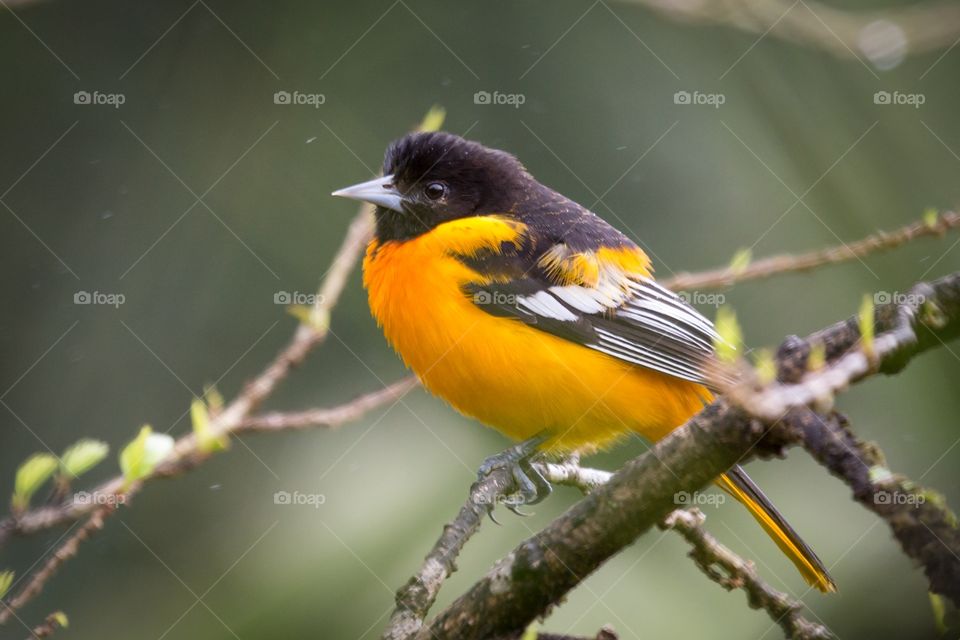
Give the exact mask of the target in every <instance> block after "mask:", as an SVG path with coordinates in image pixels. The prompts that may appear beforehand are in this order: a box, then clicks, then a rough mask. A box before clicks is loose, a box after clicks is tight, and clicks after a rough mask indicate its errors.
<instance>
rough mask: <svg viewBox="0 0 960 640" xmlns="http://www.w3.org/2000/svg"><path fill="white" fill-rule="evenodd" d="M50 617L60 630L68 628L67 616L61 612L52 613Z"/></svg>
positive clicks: (68, 620) (68, 619)
mask: <svg viewBox="0 0 960 640" xmlns="http://www.w3.org/2000/svg"><path fill="white" fill-rule="evenodd" d="M50 617H51V618H52V619H53V621H54V622H56V623H57V626H59V627H60V628H62V629H66V628H67V627H69V626H70V618H68V617H67V614H65V613H64V612H63V611H54V612H53V613H51V614H50Z"/></svg>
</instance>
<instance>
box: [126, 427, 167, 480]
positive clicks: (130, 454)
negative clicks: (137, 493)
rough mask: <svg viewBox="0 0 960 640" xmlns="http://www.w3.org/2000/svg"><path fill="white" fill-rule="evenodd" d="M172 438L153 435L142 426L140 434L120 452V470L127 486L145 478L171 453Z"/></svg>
mask: <svg viewBox="0 0 960 640" xmlns="http://www.w3.org/2000/svg"><path fill="white" fill-rule="evenodd" d="M173 446H174V441H173V438H172V437H170V436H168V435H167V434H165V433H154V432H153V429H152V428H151V427H150V426H149V425H144V426H143V428H141V429H140V433H139V434H138V435H137V437H136V438H134V439H133V440H132V441H131V442H130V444H128V445H127V446H126V447H124V449H123V451H121V452H120V469H121V471H123V477H124V478H125V479H126V481H127V484H128V485H129V484H130V483H131V482H135V481H137V480H140V479H142V478H145V477H147V476H148V475H150V474H151V473H153V470H154V469H156V467H157V465H158V464H159V463H160V462H162V461H163V459H164V458H166V457H167V456H168V455H170V453H171V452H172V451H173Z"/></svg>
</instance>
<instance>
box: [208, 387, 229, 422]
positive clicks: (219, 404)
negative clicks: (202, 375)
mask: <svg viewBox="0 0 960 640" xmlns="http://www.w3.org/2000/svg"><path fill="white" fill-rule="evenodd" d="M203 401H204V402H206V403H207V408H208V409H209V410H210V413H211V414H212V415H217V414H218V413H220V412H221V411H223V405H224V404H226V403H225V402H224V400H223V396H222V395H221V394H220V391H219V390H217V387H216V386H215V385H212V384H208V385H206V386H205V387H204V388H203Z"/></svg>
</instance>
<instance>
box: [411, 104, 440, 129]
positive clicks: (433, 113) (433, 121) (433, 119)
mask: <svg viewBox="0 0 960 640" xmlns="http://www.w3.org/2000/svg"><path fill="white" fill-rule="evenodd" d="M446 117H447V110H446V109H444V108H443V107H441V106H440V105H438V104H435V105H433V106H432V107H430V110H429V111H427V115H425V116H424V117H423V120H421V121H420V126H419V127H417V130H418V131H439V130H440V128H441V127H443V121H444V120H445V119H446Z"/></svg>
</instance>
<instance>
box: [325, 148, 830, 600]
mask: <svg viewBox="0 0 960 640" xmlns="http://www.w3.org/2000/svg"><path fill="white" fill-rule="evenodd" d="M332 195H334V196H339V197H344V198H349V199H353V200H358V201H362V202H367V203H370V204H372V205H374V231H373V237H372V239H371V240H370V242H369V244H368V246H367V248H366V253H365V256H364V260H363V283H364V287H365V288H366V290H367V296H368V302H369V306H370V310H371V312H372V315H373V316H374V318H375V319H376V321H377V323H378V324H379V325H380V327H381V328H382V330H383V332H384V335H385V337H386V339H387V341H388V342H389V343H390V345H391V346H392V347H393V348H394V350H395V351H396V352H397V353H398V354H399V356H400V357H401V358H402V360H403V361H404V362H405V364H406V365H407V366H408V367H409V368H410V369H412V370H413V372H414V373H415V374H416V375H417V377H418V378H419V379H420V381H421V383H422V384H423V386H424V387H425V388H426V389H427V390H428V391H430V392H431V393H433V394H434V395H436V396H439V397H440V398H442V399H444V400H446V401H447V402H448V403H449V404H450V405H452V406H453V407H454V408H455V409H456V410H458V411H459V412H460V413H462V414H464V415H466V416H469V417H472V418H475V419H477V420H478V421H480V422H481V423H483V424H485V425H487V426H489V427H492V428H494V429H496V430H498V431H499V432H501V433H502V434H504V435H506V436H507V437H509V438H511V439H512V440H514V441H518V442H519V444H515V445H513V446H511V447H510V448H508V449H507V450H506V451H504V452H502V453H499V454H496V455H494V456H490V457H489V458H487V459H486V461H485V462H484V463H483V465H482V466H481V467H480V470H479V474H480V476H481V477H483V476H485V475H486V474H489V473H491V472H492V471H493V470H494V469H495V468H498V467H504V468H507V469H508V470H509V471H510V473H512V477H513V479H514V481H515V484H516V487H517V495H518V496H519V499H520V501H521V502H522V503H523V504H536V503H537V502H539V501H540V500H542V499H543V498H544V497H545V496H546V495H548V494H549V493H550V489H551V488H550V484H549V482H547V480H546V479H545V478H544V477H543V476H542V475H541V474H540V473H539V472H538V471H537V470H536V467H535V466H534V465H532V464H531V463H530V461H531V460H532V459H535V458H536V456H540V455H550V456H557V457H563V456H570V455H581V454H582V455H587V454H590V453H593V452H596V451H599V450H602V449H605V448H608V447H610V446H612V445H614V444H615V443H616V442H618V441H620V440H623V439H625V438H627V437H629V436H631V435H632V434H637V435H640V436H642V437H643V438H645V439H647V440H648V441H652V442H655V441H657V440H659V439H661V438H663V437H664V436H666V435H667V434H669V433H670V432H671V431H672V430H674V429H675V428H677V427H678V426H680V425H682V424H684V423H685V422H686V421H687V420H688V419H689V418H691V417H692V416H693V415H695V414H696V413H698V412H699V411H700V410H701V409H702V408H703V407H704V406H705V405H706V404H708V403H710V402H711V401H712V400H713V398H714V395H715V389H714V388H713V386H714V385H713V384H712V383H711V380H712V378H711V376H710V375H709V374H708V367H709V366H710V365H709V363H710V362H711V359H712V357H713V354H714V350H715V345H716V342H717V340H718V339H719V336H718V335H717V333H716V331H715V329H714V327H713V325H712V323H711V322H710V321H709V320H708V319H707V318H705V317H704V316H703V315H701V314H700V313H699V312H698V311H697V310H696V309H694V308H693V307H692V306H691V305H689V304H687V303H686V302H685V301H684V300H683V299H682V298H681V297H680V296H678V295H677V294H676V293H674V292H672V291H670V290H668V289H666V288H665V287H663V286H661V285H659V284H658V283H657V282H656V280H655V279H654V276H653V267H652V264H651V261H650V259H649V258H648V257H647V255H646V253H645V252H644V251H643V250H642V249H641V248H640V247H639V246H638V245H637V244H636V243H635V242H634V241H633V240H631V239H630V238H628V237H627V236H626V235H625V234H624V233H622V232H621V231H619V230H617V229H616V228H615V227H613V226H612V225H610V224H609V223H607V222H606V221H605V220H603V219H602V218H601V217H600V216H598V215H596V214H595V213H593V212H592V211H590V210H588V209H587V208H585V207H583V206H581V205H580V204H578V203H576V202H574V201H573V200H571V199H569V198H567V197H565V196H564V195H562V194H560V193H559V192H557V191H555V190H553V189H551V188H550V187H547V186H546V185H544V184H542V183H540V182H539V181H537V179H536V178H534V177H533V176H532V175H531V174H530V172H529V171H527V169H526V168H525V167H524V166H523V164H521V163H520V161H519V160H518V159H517V158H516V157H515V156H514V155H512V154H510V153H508V152H506V151H502V150H498V149H492V148H488V147H486V146H484V145H482V144H481V143H479V142H475V141H472V140H467V139H465V138H462V137H460V136H457V135H455V134H451V133H446V132H442V131H436V132H414V133H409V134H407V135H406V136H404V137H402V138H400V139H398V140H396V141H394V142H392V143H391V144H390V145H389V146H388V147H387V150H386V153H385V156H384V162H383V169H382V174H381V176H380V177H377V178H374V179H372V180H368V181H365V182H362V183H360V184H356V185H354V186H351V187H347V188H345V189H340V190H338V191H335V192H333V194H332ZM714 369H715V368H714ZM716 483H717V484H718V485H719V486H720V487H721V488H722V489H724V490H725V491H727V492H728V493H729V494H731V495H732V496H733V497H734V498H735V499H736V500H737V501H739V502H740V503H742V504H743V505H744V506H745V507H746V508H747V510H748V511H749V512H750V514H751V515H752V516H753V517H754V518H755V519H756V520H757V521H758V522H759V523H760V525H761V526H762V527H763V529H764V530H765V531H766V532H767V534H768V535H769V536H770V537H771V538H772V539H773V541H774V542H775V543H776V544H777V545H778V547H779V548H780V549H781V551H782V552H783V553H784V554H785V555H786V556H787V557H788V558H789V559H790V560H791V561H792V562H793V563H794V565H795V566H796V567H797V569H798V570H799V572H800V574H801V576H802V577H803V578H804V579H805V580H806V582H807V583H808V584H810V585H811V586H813V587H815V588H817V589H818V590H820V591H822V592H831V591H835V590H836V584H835V582H834V581H833V579H832V578H831V576H830V574H829V572H828V570H827V569H826V567H825V566H824V565H823V563H822V562H821V560H820V559H819V558H818V557H817V555H816V554H815V553H814V552H813V550H812V549H811V548H810V547H809V546H808V545H807V544H806V543H805V542H804V541H803V539H802V538H801V537H800V536H799V534H797V532H796V531H795V530H794V529H793V528H792V527H791V526H790V525H789V524H788V523H787V521H786V520H785V519H784V517H783V516H782V515H781V514H780V513H779V512H778V511H777V509H776V508H775V507H774V505H773V504H772V502H771V501H770V500H769V499H768V498H767V497H766V496H765V495H764V494H763V492H762V491H761V490H760V489H759V487H757V485H756V484H755V483H754V482H753V481H752V480H751V479H750V477H749V476H748V475H747V474H746V472H745V471H744V470H743V468H742V467H740V466H739V465H735V466H734V467H732V468H731V469H729V470H728V471H727V472H726V473H724V474H723V475H721V476H720V477H719V478H718V479H717V480H716Z"/></svg>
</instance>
